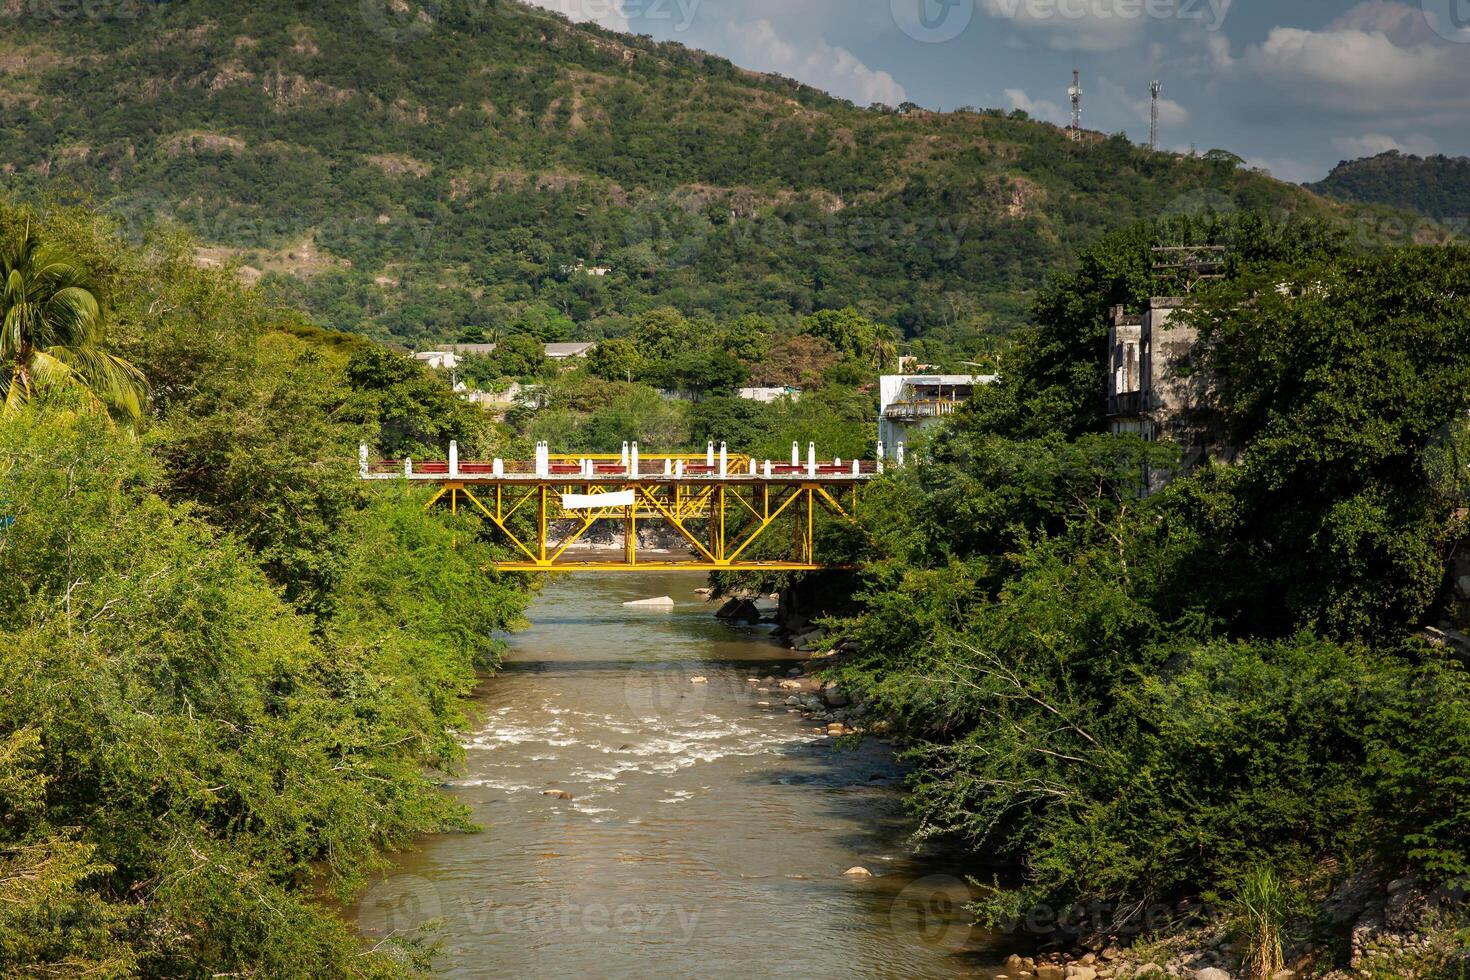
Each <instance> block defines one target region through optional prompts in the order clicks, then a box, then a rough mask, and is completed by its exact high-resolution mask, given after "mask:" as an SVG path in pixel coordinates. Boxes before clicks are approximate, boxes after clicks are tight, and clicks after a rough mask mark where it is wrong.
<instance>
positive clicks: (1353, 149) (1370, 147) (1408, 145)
mask: <svg viewBox="0 0 1470 980" xmlns="http://www.w3.org/2000/svg"><path fill="white" fill-rule="evenodd" d="M1332 146H1333V148H1335V149H1336V150H1337V151H1338V152H1339V153H1342V154H1344V155H1345V156H1346V157H1347V158H1348V159H1349V160H1356V159H1358V158H1359V157H1376V156H1378V155H1379V154H1380V153H1388V152H1389V151H1391V150H1398V151H1399V152H1400V153H1412V154H1413V155H1415V156H1421V157H1427V156H1433V155H1434V154H1436V153H1438V152H1439V143H1438V142H1436V141H1435V140H1434V139H1433V138H1432V137H1429V136H1425V135H1424V134H1423V133H1415V134H1413V135H1412V136H1405V137H1404V138H1403V139H1401V140H1400V139H1395V138H1394V137H1392V136H1387V135H1385V134H1383V133H1364V134H1363V135H1362V136H1345V137H1341V138H1339V139H1335V140H1333V141H1332Z"/></svg>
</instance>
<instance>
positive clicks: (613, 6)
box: [526, 0, 632, 34]
mask: <svg viewBox="0 0 1470 980" xmlns="http://www.w3.org/2000/svg"><path fill="white" fill-rule="evenodd" d="M526 2H527V3H529V4H532V5H534V6H537V7H543V8H545V9H547V10H551V11H554V12H555V13H558V14H562V15H563V16H565V17H566V18H567V19H569V20H571V21H572V22H573V23H576V24H588V23H591V24H597V25H599V26H601V27H606V28H607V29H608V30H610V31H622V32H623V33H624V34H627V33H630V32H631V31H632V28H631V27H630V26H629V24H628V14H627V12H626V11H625V10H624V9H623V0H526Z"/></svg>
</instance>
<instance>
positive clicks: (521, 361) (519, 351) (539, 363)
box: [489, 333, 546, 378]
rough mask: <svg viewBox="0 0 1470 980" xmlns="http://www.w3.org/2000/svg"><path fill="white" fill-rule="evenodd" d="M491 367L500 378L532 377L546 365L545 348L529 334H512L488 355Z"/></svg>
mask: <svg viewBox="0 0 1470 980" xmlns="http://www.w3.org/2000/svg"><path fill="white" fill-rule="evenodd" d="M489 359H490V364H491V366H492V369H493V370H494V371H495V372H497V373H498V374H499V376H500V377H502V378H533V377H535V376H536V375H538V374H540V373H541V371H542V369H544V368H545V367H546V348H545V346H544V345H542V343H541V341H539V340H537V339H536V338H535V337H533V336H531V335H530V334H525V333H518V334H513V335H511V336H509V337H507V338H506V339H504V340H502V341H501V342H500V343H499V344H498V345H497V346H496V348H495V352H494V353H493V354H491V355H490V358H489Z"/></svg>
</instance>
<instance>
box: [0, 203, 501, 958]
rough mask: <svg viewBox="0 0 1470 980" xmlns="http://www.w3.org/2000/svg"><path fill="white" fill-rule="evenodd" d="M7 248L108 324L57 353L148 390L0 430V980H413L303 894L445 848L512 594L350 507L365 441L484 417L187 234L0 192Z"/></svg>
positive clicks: (364, 507)
mask: <svg viewBox="0 0 1470 980" xmlns="http://www.w3.org/2000/svg"><path fill="white" fill-rule="evenodd" d="M27 233H29V234H30V235H31V236H34V238H35V240H36V241H38V242H40V243H41V244H42V245H43V246H44V248H45V249H47V250H48V252H47V254H48V255H49V256H50V257H51V260H52V262H53V263H55V262H61V261H62V260H63V258H64V264H65V267H66V268H67V269H68V270H69V271H68V277H66V281H64V282H63V279H62V278H57V280H56V282H55V286H56V287H57V289H58V290H64V289H75V288H85V289H86V290H87V292H88V295H89V296H92V297H94V298H95V299H96V301H97V316H96V318H95V321H96V323H102V324H105V325H106V327H107V331H108V341H107V346H105V347H93V346H91V340H92V339H96V337H97V336H98V335H97V332H96V331H92V332H91V333H88V332H86V331H82V333H83V334H86V336H82V337H81V340H80V341H79V342H78V343H77V344H74V345H73V346H74V347H77V348H78V350H77V351H73V352H72V354H71V355H68V356H73V359H74V360H75V361H76V363H101V362H100V361H99V360H98V358H99V357H101V356H103V355H105V356H106V358H109V359H116V360H115V361H114V360H108V361H107V363H110V364H122V363H126V364H129V365H132V366H133V367H135V368H136V369H137V371H138V372H139V374H140V376H141V380H142V381H144V382H146V391H147V392H148V397H147V400H146V402H143V403H141V404H140V405H139V408H140V409H141V411H140V412H139V413H138V417H137V419H136V424H134V418H133V413H132V412H130V411H128V410H127V409H128V408H129V407H130V406H129V405H128V404H123V405H122V406H121V408H122V409H123V410H122V411H121V412H118V411H116V409H117V408H118V407H119V406H117V405H115V404H113V403H115V402H116V401H117V399H115V398H112V397H108V396H111V395H113V394H115V393H116V392H115V390H114V388H113V387H111V386H110V385H111V382H110V381H109V379H107V378H106V377H103V378H101V382H102V383H101V385H100V387H92V384H93V383H94V382H96V381H97V380H98V377H97V376H96V375H89V374H87V373H86V372H79V379H78V380H79V381H80V383H70V382H71V380H73V379H70V378H67V377H62V376H60V375H57V374H53V375H50V376H47V375H46V374H45V373H44V372H32V374H31V385H30V388H29V389H28V391H27V397H26V398H25V399H23V400H22V399H16V400H14V402H13V403H12V404H8V405H7V406H6V408H5V409H4V411H3V412H0V569H3V581H4V583H5V586H6V587H5V588H4V589H3V590H0V677H3V678H4V681H3V683H0V813H3V814H4V819H3V821H0V974H4V975H7V976H16V975H27V976H59V975H71V976H74V975H98V976H129V975H148V976H209V975H227V974H232V975H257V976H324V977H325V976H344V975H353V976H384V975H395V974H397V973H399V972H402V971H403V970H404V969H406V968H408V967H410V966H412V965H413V963H414V962H415V956H416V955H417V953H416V952H415V950H414V949H413V947H412V946H411V945H398V946H394V945H392V944H388V945H385V946H383V947H381V948H380V949H378V950H377V951H375V952H373V953H371V954H364V952H363V949H362V946H361V941H360V939H359V938H358V937H357V936H356V935H355V934H354V932H353V931H352V930H351V929H350V928H349V927H348V926H347V925H345V924H344V923H342V922H341V921H340V920H339V919H338V918H337V917H336V916H334V915H333V914H331V913H330V912H328V911H326V910H325V909H324V907H323V905H322V904H320V901H321V900H322V899H323V898H327V897H334V896H335V897H346V896H348V895H350V894H351V893H352V892H353V891H354V890H355V889H356V888H357V887H358V886H360V885H361V884H362V883H363V882H364V881H365V878H366V876H367V875H368V874H369V873H370V872H371V871H372V870H373V869H374V868H376V867H378V866H379V865H380V862H381V858H380V854H381V853H382V851H383V850H384V849H389V848H394V847H397V846H401V845H404V844H406V843H407V842H409V841H410V840H411V839H412V838H413V837H414V836H415V835H417V834H420V833H423V832H428V831H435V830H444V829H449V828H462V827H465V825H466V816H465V812H464V810H463V808H462V807H460V806H459V805H458V804H456V803H455V802H453V801H452V799H450V798H449V797H447V796H446V795H444V794H443V793H442V792H441V791H440V790H439V789H438V786H437V781H436V779H435V778H434V776H433V775H432V774H433V773H434V772H435V771H436V770H439V769H443V768H446V767H451V766H453V765H454V763H455V760H456V759H457V758H458V753H459V749H458V746H457V743H456V740H455V738H454V737H453V731H454V729H455V728H456V727H457V726H459V725H460V724H461V722H462V720H463V719H462V717H461V701H460V696H461V695H463V694H465V693H467V692H468V691H469V690H470V688H471V686H472V685H473V684H474V682H475V679H476V676H477V671H478V670H479V669H481V668H484V667H487V666H489V665H491V664H492V663H493V662H494V659H495V657H496V648H495V646H494V643H493V641H492V640H491V639H489V638H490V637H492V636H493V635H494V634H495V633H496V632H497V631H500V630H503V629H505V628H507V627H509V626H513V625H514V624H516V622H517V621H518V619H519V616H520V612H521V609H522V607H523V604H524V602H525V599H526V596H525V592H524V587H523V586H521V585H518V584H513V583H512V582H510V581H508V580H505V579H501V578H499V577H497V576H494V575H490V574H486V573H485V571H484V568H485V566H486V565H487V564H489V563H490V562H491V561H492V560H493V558H494V552H493V551H492V549H491V548H490V547H489V546H488V545H485V544H481V543H480V542H479V541H478V539H477V538H476V536H475V533H474V531H475V529H474V528H473V526H472V525H466V526H464V527H459V526H457V525H456V524H455V523H454V521H453V519H452V518H450V517H446V516H445V515H441V514H433V515H430V514H425V513H424V512H423V511H422V510H421V509H420V506H419V502H418V501H416V500H414V499H411V498H410V497H409V496H407V495H405V494H403V493H402V492H401V491H398V490H393V489H388V490H385V491H383V492H368V491H366V490H364V489H363V486H362V484H360V483H359V482H358V481H357V480H356V479H355V477H356V462H355V456H356V446H357V443H358V441H359V439H363V440H366V441H370V442H381V443H384V444H387V445H389V446H390V447H394V448H398V449H403V448H409V449H412V448H416V447H421V446H428V445H439V444H440V443H441V441H442V440H444V439H447V438H458V439H460V440H462V441H463V442H464V443H465V444H466V445H472V446H478V447H480V448H484V449H486V450H487V451H488V450H491V449H493V448H495V446H494V442H493V440H494V439H495V438H496V437H495V436H494V434H493V432H492V431H491V427H490V426H489V424H488V422H487V421H485V419H484V416H483V414H482V413H479V412H478V411H476V410H470V409H469V408H468V406H465V405H463V403H461V402H460V401H458V400H457V399H455V398H454V397H453V396H452V395H451V394H450V393H449V392H448V390H447V389H446V388H444V386H443V385H442V384H440V383H439V382H438V381H437V380H435V379H433V378H432V377H430V376H429V375H427V374H426V373H425V372H424V371H423V370H422V369H421V368H419V367H418V366H417V365H414V364H413V363H412V362H411V361H408V360H407V359H405V358H402V357H401V356H400V355H396V354H389V353H387V352H384V351H381V350H380V349H378V348H375V347H373V346H372V345H370V344H368V343H367V342H365V341H362V340H359V339H354V338H346V337H342V336H341V335H333V334H327V333H323V332H321V331H319V330H317V329H315V328H313V327H310V326H308V325H306V324H305V323H304V322H303V321H302V320H301V319H300V318H299V317H298V316H297V315H295V314H291V313H283V312H280V311H275V310H271V309H269V308H267V307H266V306H264V305H262V302H261V299H260V297H259V295H258V294H257V293H255V292H253V291H245V290H242V289H241V288H240V287H239V286H238V285H236V284H235V282H234V280H233V279H231V278H227V277H225V276H223V275H221V274H219V273H217V272H211V271H207V270H201V269H199V268H197V267H196V266H195V264H194V261H193V257H192V255H191V250H190V246H189V244H188V243H187V242H183V241H176V240H172V239H168V238H162V239H156V240H152V241H150V243H149V244H148V246H147V247H146V248H144V249H141V250H135V249H132V248H128V247H125V246H123V245H122V244H120V241H119V240H118V239H116V238H114V237H111V236H110V235H109V234H108V233H107V232H106V231H105V229H104V230H99V228H98V226H96V225H95V224H94V223H93V221H92V220H91V218H90V217H88V216H86V215H84V214H80V213H75V212H65V211H49V212H44V213H37V212H31V211H29V210H26V209H23V208H20V207H17V206H14V205H12V204H10V203H8V202H0V242H6V243H13V242H21V241H24V240H25V236H26V234H27ZM56 295H58V296H61V297H62V298H61V300H59V301H53V305H56V304H57V303H59V304H60V305H61V306H62V307H63V311H64V312H66V313H67V315H72V314H76V313H78V311H80V312H81V313H85V314H86V315H87V317H88V318H91V316H92V313H91V310H92V308H91V306H90V305H89V304H87V303H85V302H83V301H82V299H81V297H79V296H78V295H77V294H75V293H61V292H58V293H56ZM68 297H69V298H68ZM7 322H9V321H7ZM89 322H91V321H90V319H89ZM74 333H75V332H74ZM78 336H80V335H78ZM51 346H55V345H51ZM45 348H46V345H44V344H33V345H31V346H30V347H29V348H28V349H29V350H30V351H31V352H32V353H31V354H30V355H26V354H25V352H24V350H23V349H22V348H20V347H18V346H17V347H5V348H0V349H3V350H4V351H5V354H6V358H7V363H5V364H3V365H0V367H3V368H5V369H6V371H7V372H10V375H9V376H15V371H16V361H18V360H23V359H24V358H25V357H26V356H30V357H31V360H30V361H29V362H27V363H34V357H35V354H34V351H36V350H41V349H45ZM89 359H90V360H89ZM119 370H121V369H119ZM124 373H126V372H124ZM98 396H103V397H98ZM109 408H112V409H114V411H111V412H110V411H109ZM114 416H120V418H121V424H120V421H119V419H118V418H115V417H114Z"/></svg>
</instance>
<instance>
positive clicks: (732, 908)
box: [350, 573, 996, 977]
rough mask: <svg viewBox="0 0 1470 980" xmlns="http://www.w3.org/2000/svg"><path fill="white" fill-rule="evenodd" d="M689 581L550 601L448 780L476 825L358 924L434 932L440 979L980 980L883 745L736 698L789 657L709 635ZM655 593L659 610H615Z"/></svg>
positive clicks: (950, 893) (641, 577) (759, 641)
mask: <svg viewBox="0 0 1470 980" xmlns="http://www.w3.org/2000/svg"><path fill="white" fill-rule="evenodd" d="M702 584H703V582H702V580H701V578H700V577H699V576H691V575H686V574H657V573H653V574H643V573H639V574H636V575H626V576H619V575H604V576H594V575H587V576H580V577H577V576H573V577H567V578H563V579H561V580H559V581H556V582H554V583H551V584H550V585H548V587H547V588H546V589H545V590H544V591H543V592H542V593H541V594H540V595H539V596H538V598H537V600H536V602H535V603H534V605H533V606H532V608H531V610H530V612H529V617H530V619H531V621H532V622H533V623H534V626H533V627H532V628H531V629H530V630H529V631H527V632H525V633H521V634H518V635H516V636H514V637H512V638H510V641H509V642H510V651H509V655H508V656H507V658H506V663H505V666H504V669H503V670H502V671H501V672H500V673H499V674H497V675H496V676H495V677H493V678H491V679H489V680H487V682H486V683H485V684H484V685H483V687H482V688H481V690H480V692H479V694H478V696H477V699H476V701H477V703H476V713H475V722H474V725H473V726H472V728H471V730H470V731H469V732H467V733H466V735H465V745H466V750H467V758H466V760H465V765H464V767H463V771H462V772H460V773H457V774H456V775H455V777H454V778H453V779H452V780H450V783H449V785H450V789H451V791H452V792H453V793H455V794H456V795H457V796H458V797H459V798H460V799H462V800H463V801H464V802H465V803H467V804H468V805H469V806H470V807H471V809H472V811H473V815H474V818H475V820H476V822H477V823H478V824H479V825H480V826H482V827H483V828H484V830H483V832H482V833H478V834H451V835H442V836H436V837H431V838H427V839H425V840H424V841H423V842H422V843H421V846H420V848H419V849H418V850H416V851H414V852H411V853H408V854H404V855H400V856H398V857H397V858H396V859H395V862H394V868H393V870H392V871H391V872H390V873H388V874H387V875H385V876H383V877H381V878H380V879H379V880H377V881H376V882H375V883H374V884H373V885H372V886H371V887H370V888H369V889H368V890H367V891H366V893H365V894H364V896H363V898H362V900H361V901H360V903H359V904H358V906H357V907H356V908H354V909H352V910H350V914H351V915H352V916H354V917H355V921H356V923H357V925H358V926H359V928H361V929H362V931H363V932H364V933H365V934H366V935H368V936H369V937H382V936H385V935H389V934H393V933H395V932H397V933H411V932H413V931H415V930H417V929H418V928H420V927H421V926H423V925H425V924H426V923H435V924H436V925H437V936H438V938H439V941H440V944H441V946H440V955H439V958H438V960H437V966H438V968H439V969H440V970H441V971H442V973H443V974H444V975H446V976H450V977H502V976H525V975H528V974H532V973H536V974H540V975H544V976H564V975H572V976H594V977H603V976H636V977H749V976H793V977H951V976H992V975H994V970H992V969H990V968H988V967H987V966H985V964H986V963H993V962H995V959H996V956H995V954H994V951H993V950H987V949H986V943H985V941H984V940H985V937H983V936H981V935H980V934H979V933H978V931H973V932H972V930H971V929H970V927H969V926H968V924H967V917H966V915H965V913H964V911H963V909H962V908H960V903H961V902H962V901H964V900H965V899H966V897H967V896H968V892H967V890H966V886H965V885H964V884H963V882H962V881H960V880H959V879H958V878H955V877H952V876H953V875H954V874H955V873H956V865H955V861H954V858H953V855H949V854H946V853H944V852H943V851H942V850H938V849H934V848H929V849H926V850H921V851H919V852H915V850H914V848H913V847H912V845H911V843H910V841H909V837H910V834H911V833H912V831H913V824H912V822H911V820H910V819H909V818H908V817H907V816H906V815H905V813H904V809H903V806H902V801H901V799H900V797H899V784H900V781H901V779H902V768H901V766H900V765H899V764H898V763H897V762H896V761H895V759H894V757H893V753H892V750H891V749H890V748H889V747H888V746H887V745H885V744H883V743H882V742H881V741H879V740H877V739H873V738H867V739H863V740H862V742H861V744H859V745H856V746H849V745H839V744H838V743H837V742H835V741H834V740H832V739H828V738H826V737H825V735H820V734H817V731H816V729H815V728H814V727H813V723H812V722H810V721H807V720H804V719H803V718H802V716H801V715H800V714H798V713H794V712H793V711H791V710H789V709H787V708H786V707H785V705H784V704H783V703H782V701H783V699H782V698H781V697H780V696H778V695H775V694H770V695H764V694H758V693H756V691H755V687H756V685H754V684H752V683H750V681H749V678H753V677H766V676H768V675H771V674H773V673H775V674H777V675H784V671H785V670H786V668H788V667H789V666H791V663H792V661H791V660H790V657H791V654H790V653H789V651H786V650H784V649H782V648H780V647H779V646H777V645H776V644H774V643H773V642H772V641H771V640H770V638H769V635H768V632H767V631H766V630H765V629H762V628H756V627H751V628H746V629H742V628H739V627H730V626H727V625H725V624H724V623H721V622H720V621H718V620H716V619H715V618H714V617H713V616H712V615H711V608H710V606H709V605H708V604H706V603H705V602H703V601H702V600H700V598H699V597H698V596H696V595H695V594H694V591H693V590H694V589H695V588H697V587H698V586H700V585H702ZM664 595H668V596H672V597H673V598H674V599H676V600H677V602H678V604H677V605H676V607H675V608H674V609H673V610H672V611H663V612H652V611H640V610H635V609H630V608H626V607H624V606H623V603H624V602H625V601H627V600H630V599H642V598H647V597H651V596H664ZM696 677H702V678H705V679H706V682H705V683H694V682H692V678H696ZM762 701H764V702H768V703H769V704H768V705H764V706H763V705H762V704H761V703H760V702H762ZM548 792H550V793H552V794H569V795H570V799H567V798H564V797H563V796H560V795H547V794H548ZM854 866H861V867H863V868H867V869H869V870H870V871H871V872H872V877H868V878H854V877H848V876H845V875H844V872H845V871H847V870H848V869H849V868H852V867H854Z"/></svg>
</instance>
